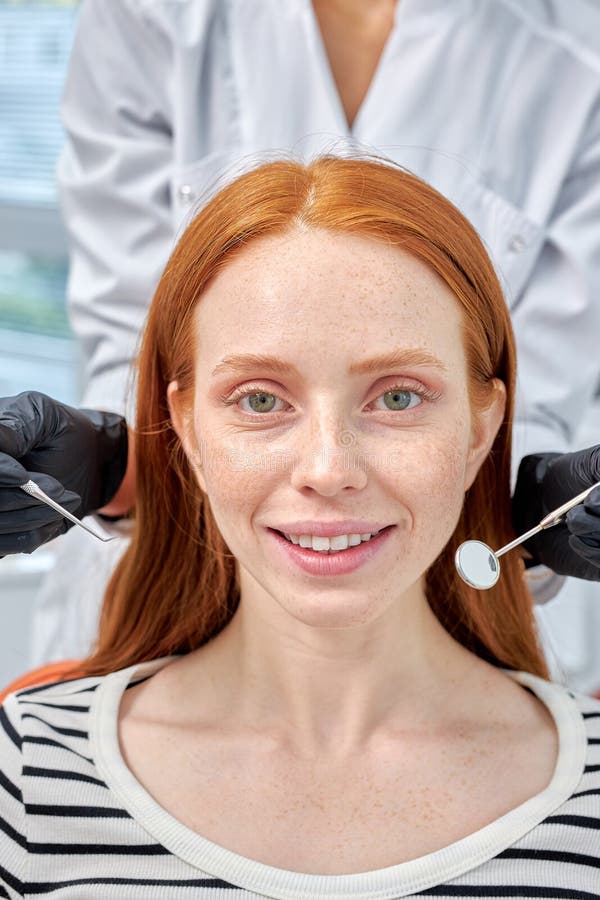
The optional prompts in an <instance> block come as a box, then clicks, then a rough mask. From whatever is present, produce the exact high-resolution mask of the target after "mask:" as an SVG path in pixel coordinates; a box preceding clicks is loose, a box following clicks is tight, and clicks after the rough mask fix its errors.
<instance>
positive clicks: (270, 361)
mask: <svg viewBox="0 0 600 900" xmlns="http://www.w3.org/2000/svg"><path fill="white" fill-rule="evenodd" d="M401 366H429V367H433V368H436V369H441V370H442V371H444V372H447V371H448V367H447V366H446V365H445V364H444V363H443V362H442V361H441V359H438V357H437V356H434V354H433V353H430V352H429V351H428V350H422V349H420V348H415V349H404V350H392V351H391V352H390V353H384V354H383V355H381V356H374V357H371V359H363V360H360V362H355V363H352V365H351V366H350V368H349V374H350V375H372V374H375V373H377V372H379V371H381V370H382V369H395V368H398V367H401ZM257 369H268V370H269V371H270V372H275V373H277V374H280V375H290V374H291V375H294V376H295V377H297V378H300V372H299V371H298V369H297V368H296V366H294V365H292V363H288V362H285V360H283V359H279V358H278V357H276V356H265V355H263V354H256V353H236V354H231V355H229V356H225V357H224V358H223V359H222V360H221V362H220V363H217V365H216V366H215V368H214V369H213V370H212V372H211V375H212V377H213V378H214V377H215V376H217V375H221V374H223V373H224V372H235V373H238V374H243V373H247V372H254V371H256V370H257Z"/></svg>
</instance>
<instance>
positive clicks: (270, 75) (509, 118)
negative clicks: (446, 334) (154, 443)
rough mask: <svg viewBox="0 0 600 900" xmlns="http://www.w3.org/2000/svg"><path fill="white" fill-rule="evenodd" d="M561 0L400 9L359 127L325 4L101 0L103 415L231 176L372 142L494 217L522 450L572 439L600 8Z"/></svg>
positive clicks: (73, 104) (98, 319) (95, 1)
mask: <svg viewBox="0 0 600 900" xmlns="http://www.w3.org/2000/svg"><path fill="white" fill-rule="evenodd" d="M561 3H562V0H528V2H527V3H523V2H511V0H399V3H398V6H397V10H396V17H395V23H394V28H393V32H392V34H391V36H390V38H389V40H388V42H387V45H386V47H385V49H384V52H383V55H382V58H381V60H380V63H379V66H378V68H377V71H376V72H375V75H374V78H373V81H372V84H371V87H370V89H369V91H368V94H367V96H366V98H365V100H364V102H363V104H362V107H361V109H360V110H359V112H358V115H357V117H356V119H355V122H354V125H353V127H352V129H351V130H350V129H349V128H348V125H347V122H346V119H345V116H344V112H343V108H342V105H341V102H340V98H339V95H338V93H337V90H336V86H335V82H334V79H333V77H332V73H331V70H330V67H329V65H328V60H327V55H326V53H325V50H324V45H323V42H322V39H321V35H320V32H319V28H318V24H317V20H316V18H315V15H314V11H313V9H312V5H311V3H310V2H309V0H285V2H281V0H84V3H83V6H82V9H81V13H80V21H79V28H78V32H77V36H76V40H75V46H74V50H73V57H72V61H71V66H70V72H69V76H68V80H67V85H66V90H65V95H64V102H63V107H62V114H63V121H64V124H65V127H66V130H67V136H68V140H67V144H66V147H65V149H64V152H63V154H62V158H61V161H60V165H59V170H58V174H59V183H60V193H61V198H62V208H63V212H64V218H65V222H66V225H67V228H68V231H69V234H70V240H71V243H72V266H71V274H70V280H69V306H70V315H71V322H72V326H73V329H74V331H75V333H76V335H77V336H78V338H79V340H80V342H81V344H82V347H83V358H84V360H85V375H86V377H85V383H86V387H85V395H84V398H83V402H82V405H88V406H93V407H95V406H97V407H102V408H109V409H113V410H117V411H123V410H125V409H126V395H127V390H128V386H129V385H130V383H131V382H130V375H129V366H130V361H131V359H132V357H133V355H134V353H135V347H136V341H137V338H138V334H139V331H140V328H141V326H142V324H143V320H144V316H145V313H146V310H147V308H148V304H149V302H150V299H151V296H152V293H153V288H154V286H155V284H156V282H157V280H158V278H159V276H160V273H161V270H162V267H163V265H164V263H165V262H166V259H167V257H168V255H169V253H170V251H171V249H172V247H173V244H174V240H175V238H176V236H177V234H178V233H179V232H180V230H181V228H182V224H183V223H185V221H186V219H187V218H188V217H189V215H190V212H191V210H192V209H193V208H194V207H195V206H196V205H197V204H198V203H201V202H202V201H203V200H204V199H206V198H207V197H208V196H209V194H210V192H211V191H213V190H214V189H215V187H216V186H218V184H219V183H222V182H219V178H221V179H222V178H224V177H231V176H232V175H233V174H236V173H237V172H238V171H240V168H241V167H243V166H244V165H248V164H251V163H256V162H257V161H260V160H262V159H264V158H272V157H273V156H277V155H278V154H280V153H282V152H286V153H289V152H290V151H291V152H292V153H294V154H295V155H296V156H299V157H301V158H303V159H307V158H310V157H312V156H314V155H315V154H318V153H322V152H324V151H328V150H329V151H331V150H332V151H333V152H339V153H345V152H352V150H353V149H356V148H357V147H359V148H366V149H374V150H376V151H377V152H379V153H382V154H385V155H386V156H388V157H390V158H391V159H393V160H395V161H397V162H399V163H401V164H403V165H404V166H406V167H408V168H409V169H411V170H412V171H413V172H415V173H416V174H418V175H420V176H421V177H423V178H424V179H426V180H427V181H429V182H430V183H431V184H433V185H434V186H435V187H436V188H438V189H439V190H441V191H442V192H443V193H445V194H446V195H447V196H449V197H450V199H452V200H453V201H454V202H455V203H456V204H457V205H458V206H459V207H460V208H461V209H462V210H463V212H464V213H465V214H466V215H467V216H468V217H469V218H470V220H471V221H472V222H473V224H474V225H475V226H476V228H477V229H478V231H479V233H480V234H481V236H482V238H483V240H484V242H485V243H486V245H487V247H488V250H489V251H490V254H491V256H492V258H493V260H494V262H495V264H496V267H497V270H498V272H499V274H500V277H501V280H502V283H503V285H504V288H505V292H506V298H507V302H508V304H509V306H510V309H511V314H512V320H513V324H514V328H515V333H516V339H517V346H518V358H519V387H518V397H517V418H516V423H515V456H516V459H517V461H518V459H520V458H521V457H522V456H523V455H524V454H525V453H527V452H533V451H539V450H548V449H550V450H561V449H563V448H564V449H568V448H569V444H570V441H571V440H572V437H573V434H574V432H575V429H576V428H577V426H578V424H579V423H580V421H581V419H582V415H583V413H584V410H585V409H586V407H587V406H588V404H589V403H590V400H591V398H592V395H593V393H594V390H595V388H596V385H597V384H598V382H599V380H600V53H599V52H598V48H595V47H593V46H590V45H589V44H587V43H586V42H584V41H583V40H582V39H581V37H577V36H576V35H575V31H576V30H578V31H580V32H581V33H582V34H585V33H586V32H589V34H594V33H597V34H600V12H599V11H598V8H597V7H594V6H593V5H591V4H589V3H587V2H584V0H571V2H570V3H569V11H570V13H571V15H572V16H573V17H575V19H576V20H577V23H578V27H577V29H570V28H569V27H568V24H567V23H565V21H564V18H565V13H564V4H563V5H561ZM584 15H585V16H586V17H587V18H586V21H585V27H582V23H583V19H582V18H581V17H582V16H584ZM588 22H589V28H588V27H587V25H588ZM599 44H600V40H599ZM72 534H73V533H72V532H71V533H70V534H69V535H67V536H66V538H65V539H63V540H67V539H70V540H71V541H76V540H78V539H79V536H77V538H75V537H74V536H72ZM86 602H89V601H86ZM46 606H47V604H46ZM67 606H68V605H67V604H66V603H65V601H64V599H61V601H60V604H57V607H59V608H60V610H61V612H60V614H61V615H63V616H64V615H65V612H66V614H69V612H68V609H67ZM57 615H59V613H58V612H57ZM45 621H46V627H47V618H46V620H45ZM54 655H55V656H56V655H64V648H61V651H60V652H59V653H58V654H56V653H55V654H54ZM69 655H70V654H69Z"/></svg>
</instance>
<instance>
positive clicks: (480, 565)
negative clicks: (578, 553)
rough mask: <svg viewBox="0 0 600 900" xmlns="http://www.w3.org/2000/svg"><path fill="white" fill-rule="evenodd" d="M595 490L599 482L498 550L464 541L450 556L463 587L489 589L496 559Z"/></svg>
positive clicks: (497, 567)
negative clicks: (463, 584)
mask: <svg viewBox="0 0 600 900" xmlns="http://www.w3.org/2000/svg"><path fill="white" fill-rule="evenodd" d="M597 487H600V481H597V482H596V484H593V485H592V486H591V487H589V488H587V489H586V490H585V491H582V492H581V494H577V496H576V497H573V499H572V500H568V501H567V502H566V503H563V504H562V506H559V507H558V508H557V509H553V510H552V512H549V513H548V515H547V516H544V518H543V519H542V521H541V522H540V523H539V525H536V526H535V528H530V529H529V531H526V532H525V534H522V535H521V536H520V537H517V538H515V539H514V541H511V542H510V544H506V545H505V546H504V547H501V548H500V550H496V551H494V550H492V548H491V547H488V545H487V544H484V543H483V541H465V542H464V543H463V544H461V545H460V547H459V548H458V550H457V551H456V555H455V557H454V564H455V566H456V569H457V571H458V574H459V575H460V577H461V578H462V580H463V581H466V582H467V584H470V585H471V587H474V588H477V590H479V591H485V590H487V589H488V588H491V587H493V586H494V585H495V584H496V582H497V581H498V579H499V577H500V561H499V557H500V556H504V554H505V553H508V551H509V550H512V549H513V547H518V546H519V544H522V543H523V541H527V540H528V539H529V538H530V537H533V535H534V534H537V533H538V531H543V530H544V529H545V528H552V526H553V525H558V523H559V522H561V521H562V518H563V515H564V513H566V512H568V511H569V510H570V509H572V508H573V507H574V506H577V505H578V504H579V503H583V501H584V500H585V499H586V497H587V496H588V494H591V493H592V491H593V490H595V489H596V488H597Z"/></svg>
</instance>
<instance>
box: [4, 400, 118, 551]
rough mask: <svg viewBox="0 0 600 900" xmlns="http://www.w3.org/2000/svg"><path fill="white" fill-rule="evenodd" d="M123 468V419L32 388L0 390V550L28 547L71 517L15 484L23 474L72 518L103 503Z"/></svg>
mask: <svg viewBox="0 0 600 900" xmlns="http://www.w3.org/2000/svg"><path fill="white" fill-rule="evenodd" d="M126 468H127V425H126V422H125V419H124V418H123V417H122V416H119V415H117V414H116V413H108V412H99V411H98V410H92V409H85V410H84V409H73V407H71V406H66V405H65V404H64V403H58V402H57V401H56V400H53V399H52V398H51V397H47V396H46V395H45V394H40V393H38V392H37V391H26V392H25V393H23V394H18V395H17V396H16V397H5V398H0V557H1V556H6V554H8V553H31V552H32V551H33V550H35V549H36V548H37V547H39V546H40V545H41V544H44V543H45V542H46V541H49V540H51V539H52V538H54V537H56V536H57V535H58V534H62V533H63V532H64V531H66V530H67V529H68V528H71V527H73V523H72V522H69V521H68V520H67V519H65V518H63V516H61V515H60V514H59V513H57V512H55V511H54V510H53V509H51V508H50V507H49V506H47V505H46V504H45V503H40V502H39V501H38V500H36V499H35V498H33V497H30V496H29V495H28V494H26V493H25V492H24V491H21V490H20V489H19V487H18V485H20V484H24V483H25V482H26V481H29V479H32V480H33V481H35V482H36V484H38V485H39V486H40V487H41V489H42V490H43V491H45V492H46V494H48V496H49V497H52V499H53V500H56V501H57V503H60V504H61V505H62V506H65V507H66V508H67V509H68V510H69V512H72V513H74V514H75V515H76V516H78V518H83V516H85V515H88V514H89V513H92V512H95V511H96V510H98V509H101V508H102V507H103V506H105V505H106V504H107V503H108V502H109V501H110V500H111V499H112V498H113V497H114V495H115V494H116V492H117V489H118V487H119V485H120V484H121V481H122V480H123V476H124V475H125V469H126Z"/></svg>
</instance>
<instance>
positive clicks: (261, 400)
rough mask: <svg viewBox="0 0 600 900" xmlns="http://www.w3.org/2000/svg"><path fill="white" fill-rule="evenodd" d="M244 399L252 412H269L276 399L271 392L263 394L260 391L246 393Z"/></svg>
mask: <svg viewBox="0 0 600 900" xmlns="http://www.w3.org/2000/svg"><path fill="white" fill-rule="evenodd" d="M246 399H247V400H248V403H249V404H250V408H251V409H252V412H271V411H272V409H273V407H274V406H275V403H276V400H277V398H276V397H275V396H274V395H273V394H263V393H262V391H261V392H260V393H257V394H247V396H246Z"/></svg>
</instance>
